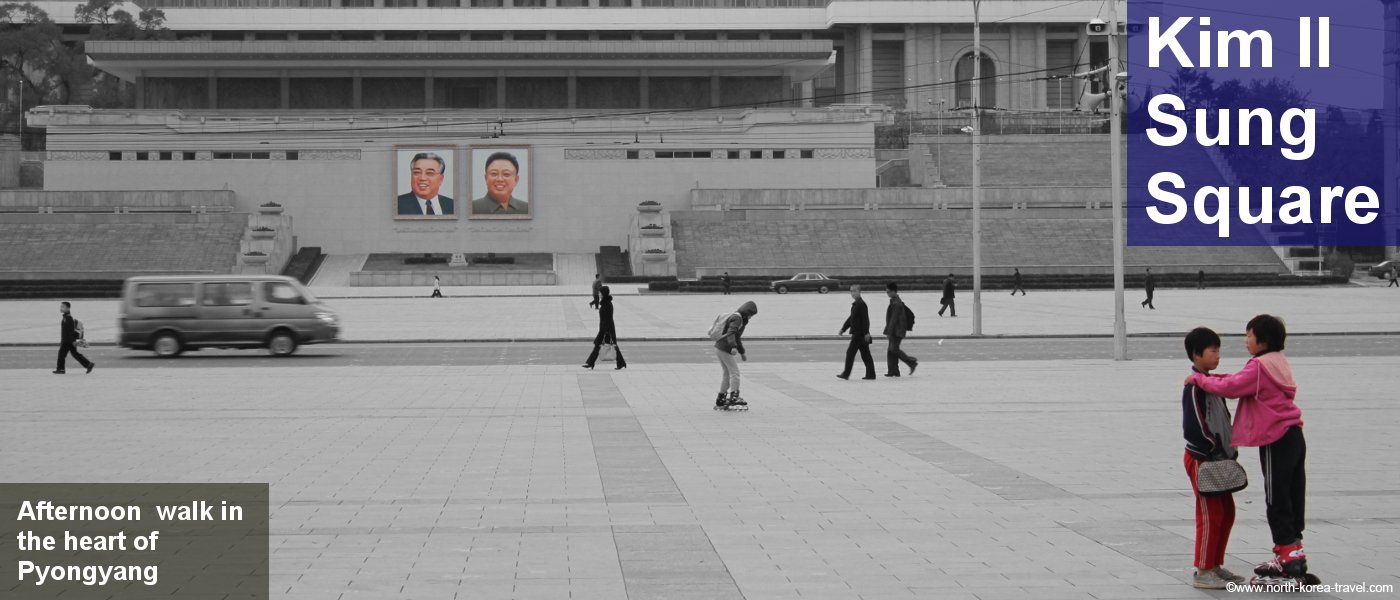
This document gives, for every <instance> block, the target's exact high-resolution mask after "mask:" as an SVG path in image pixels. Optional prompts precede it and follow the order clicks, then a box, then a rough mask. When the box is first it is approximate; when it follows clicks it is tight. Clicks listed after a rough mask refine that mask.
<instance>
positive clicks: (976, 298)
mask: <svg viewBox="0 0 1400 600" xmlns="http://www.w3.org/2000/svg"><path fill="white" fill-rule="evenodd" d="M1112 1H1113V0H1109V2H1112ZM981 8H982V0H972V335H975V336H980V335H982V18H981Z"/></svg>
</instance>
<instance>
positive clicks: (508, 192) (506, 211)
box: [472, 152, 530, 216]
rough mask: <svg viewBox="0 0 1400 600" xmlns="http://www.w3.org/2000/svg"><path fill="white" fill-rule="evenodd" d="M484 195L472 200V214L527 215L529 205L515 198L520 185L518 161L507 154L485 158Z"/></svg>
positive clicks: (498, 153)
mask: <svg viewBox="0 0 1400 600" xmlns="http://www.w3.org/2000/svg"><path fill="white" fill-rule="evenodd" d="M485 181H486V194H485V195H483V196H482V197H480V198H477V199H476V200H472V214H473V215H476V216H481V215H528V214H530V203H529V202H526V201H525V200H521V199H519V198H516V197H515V195H514V194H515V186H517V185H519V184H520V161H518V160H516V159H515V155H513V154H511V153H509V152H496V153H493V154H492V155H491V156H488V157H486V173H485Z"/></svg>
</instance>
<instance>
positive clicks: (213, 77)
mask: <svg viewBox="0 0 1400 600" xmlns="http://www.w3.org/2000/svg"><path fill="white" fill-rule="evenodd" d="M218 107H219V73H218V72H217V71H210V72H209V108H210V109H215V108H218Z"/></svg>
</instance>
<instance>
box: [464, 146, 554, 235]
mask: <svg viewBox="0 0 1400 600" xmlns="http://www.w3.org/2000/svg"><path fill="white" fill-rule="evenodd" d="M498 152H504V153H507V154H509V155H510V156H512V157H514V158H515V160H516V162H517V163H518V171H517V173H516V176H517V177H518V181H517V182H516V184H515V186H514V187H513V188H512V189H511V190H510V191H511V196H510V197H511V205H512V206H513V205H514V204H515V203H516V202H523V203H525V208H524V212H511V213H507V214H497V213H495V212H485V211H484V210H481V209H482V206H483V203H484V202H486V201H487V200H488V199H489V196H488V193H489V190H490V187H489V183H488V181H487V175H486V170H487V162H486V161H487V159H488V158H490V157H491V156H492V155H495V154H496V153H498ZM534 158H535V157H534V147H533V146H529V145H518V144H514V145H506V144H499V145H498V144H491V145H474V146H468V147H467V156H466V160H465V161H463V162H465V163H466V165H465V168H466V175H465V177H463V180H465V181H466V182H467V197H468V198H471V199H472V200H471V204H470V205H469V206H468V208H467V218H468V219H472V220H512V221H523V220H530V219H533V218H535V200H536V198H535V197H534V196H535V194H534V172H535V170H534ZM491 206H492V207H493V209H492V210H497V209H494V207H495V206H496V205H494V204H493V205H491Z"/></svg>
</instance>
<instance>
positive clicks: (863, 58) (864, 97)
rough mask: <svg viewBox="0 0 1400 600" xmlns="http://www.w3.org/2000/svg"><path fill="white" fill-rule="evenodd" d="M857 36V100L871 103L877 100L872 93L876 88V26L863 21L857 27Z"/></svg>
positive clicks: (862, 102) (861, 102)
mask: <svg viewBox="0 0 1400 600" xmlns="http://www.w3.org/2000/svg"><path fill="white" fill-rule="evenodd" d="M856 37H857V42H856V43H857V45H858V46H859V50H858V51H857V55H856V60H857V62H856V89H857V90H858V91H859V94H858V95H857V96H856V102H858V103H860V104H870V103H871V102H874V101H875V96H874V94H872V93H871V91H872V90H873V89H874V88H875V72H874V71H875V60H874V59H875V26H874V25H871V24H869V23H862V24H861V25H860V26H859V27H857V28H856Z"/></svg>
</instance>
